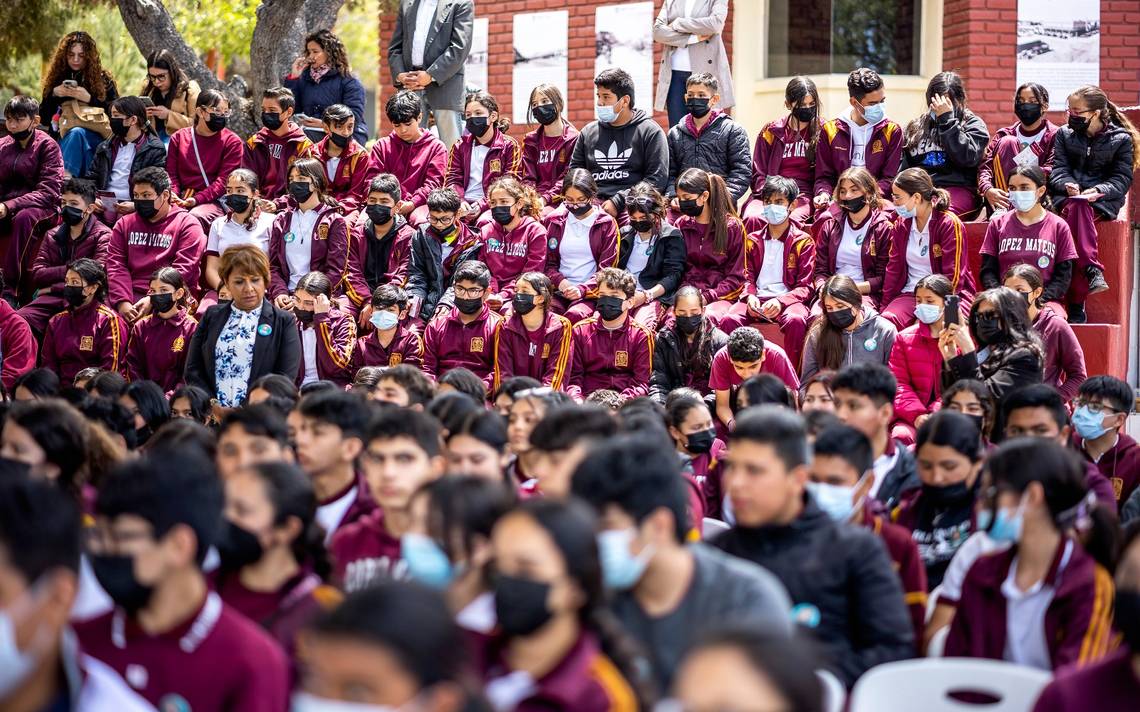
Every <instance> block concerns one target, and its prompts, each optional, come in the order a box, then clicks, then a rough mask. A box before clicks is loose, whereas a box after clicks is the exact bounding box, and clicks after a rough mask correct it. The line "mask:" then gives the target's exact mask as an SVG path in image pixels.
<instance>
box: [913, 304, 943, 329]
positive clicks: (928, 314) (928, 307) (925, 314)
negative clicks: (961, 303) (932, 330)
mask: <svg viewBox="0 0 1140 712" xmlns="http://www.w3.org/2000/svg"><path fill="white" fill-rule="evenodd" d="M940 316H942V307H940V306H938V305H937V304H916V305H915V307H914V317H915V318H916V319H918V320H919V321H921V322H922V323H923V324H933V323H934V322H936V321H938V317H940Z"/></svg>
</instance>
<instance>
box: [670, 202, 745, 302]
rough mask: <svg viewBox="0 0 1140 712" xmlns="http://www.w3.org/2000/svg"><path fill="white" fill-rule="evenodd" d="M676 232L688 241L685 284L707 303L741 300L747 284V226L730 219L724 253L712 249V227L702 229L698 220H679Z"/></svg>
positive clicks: (686, 246) (702, 226) (732, 218)
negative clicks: (698, 291) (743, 288)
mask: <svg viewBox="0 0 1140 712" xmlns="http://www.w3.org/2000/svg"><path fill="white" fill-rule="evenodd" d="M677 229H678V230H680V231H681V235H682V236H683V237H684V238H685V248H686V249H687V250H688V255H689V256H688V263H689V267H688V270H687V271H686V272H685V279H684V281H683V282H682V284H690V285H692V286H694V287H696V288H697V289H699V290H701V295H702V296H704V298H705V301H706V302H708V303H710V304H711V303H712V302H715V301H718V300H721V299H723V300H726V301H732V300H734V299H736V298H737V297H739V296H740V291H741V288H742V286H743V284H744V226H743V225H742V224H741V222H740V220H738V219H736V218H734V217H729V218H728V242H727V244H726V245H725V250H724V252H719V253H718V252H717V251H716V250H715V248H714V246H713V241H714V239H715V238H714V235H713V233H712V225H711V224H710V225H702V224H700V223H699V222H697V221H696V219H695V218H690V217H688V216H684V217H682V218H680V219H679V220H677Z"/></svg>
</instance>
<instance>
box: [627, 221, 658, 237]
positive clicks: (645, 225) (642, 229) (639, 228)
mask: <svg viewBox="0 0 1140 712" xmlns="http://www.w3.org/2000/svg"><path fill="white" fill-rule="evenodd" d="M629 226H630V227H632V228H633V230H634V232H638V233H641V234H642V235H644V234H646V233H650V232H653V221H652V220H630V221H629Z"/></svg>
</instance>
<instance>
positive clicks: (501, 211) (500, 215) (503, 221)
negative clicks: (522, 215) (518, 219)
mask: <svg viewBox="0 0 1140 712" xmlns="http://www.w3.org/2000/svg"><path fill="white" fill-rule="evenodd" d="M491 219H493V220H494V221H495V222H497V223H499V224H500V225H504V226H505V225H508V224H510V222H511V221H512V220H514V219H515V216H514V215H512V214H511V206H510V205H496V206H495V207H493V208H491Z"/></svg>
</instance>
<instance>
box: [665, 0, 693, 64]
mask: <svg viewBox="0 0 1140 712" xmlns="http://www.w3.org/2000/svg"><path fill="white" fill-rule="evenodd" d="M696 1H697V0H681V3H682V6H681V17H689V16H690V15H692V14H693V5H694V4H696ZM697 41H698V40H697V36H696V35H689V44H696V43H697ZM669 68H670V69H672V70H673V71H674V72H691V71H693V62H692V59H690V57H689V47H688V45H686V46H684V47H676V48H674V50H673V57H672V59H671V60H670V63H669Z"/></svg>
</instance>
